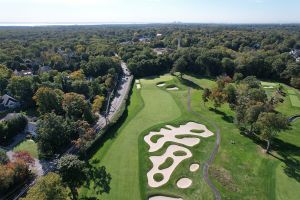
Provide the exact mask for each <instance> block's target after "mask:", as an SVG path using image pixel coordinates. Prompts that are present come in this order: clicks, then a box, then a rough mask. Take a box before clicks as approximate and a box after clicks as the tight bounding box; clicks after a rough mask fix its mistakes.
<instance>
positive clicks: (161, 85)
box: [156, 83, 166, 87]
mask: <svg viewBox="0 0 300 200" xmlns="http://www.w3.org/2000/svg"><path fill="white" fill-rule="evenodd" d="M165 85H166V84H165V83H161V84H158V85H156V86H157V87H164V86H165Z"/></svg>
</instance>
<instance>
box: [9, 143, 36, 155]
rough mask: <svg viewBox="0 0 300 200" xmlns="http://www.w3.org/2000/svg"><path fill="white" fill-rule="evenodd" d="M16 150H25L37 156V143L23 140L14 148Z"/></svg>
mask: <svg viewBox="0 0 300 200" xmlns="http://www.w3.org/2000/svg"><path fill="white" fill-rule="evenodd" d="M13 151H14V152H16V151H27V152H28V153H30V155H31V156H32V157H34V158H38V149H37V144H36V143H35V142H34V141H33V140H25V141H23V142H21V143H20V144H19V145H17V146H16V147H15V148H14V149H13Z"/></svg>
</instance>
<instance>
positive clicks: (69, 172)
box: [57, 154, 87, 199]
mask: <svg viewBox="0 0 300 200" xmlns="http://www.w3.org/2000/svg"><path fill="white" fill-rule="evenodd" d="M57 168H58V171H59V174H60V175H61V177H62V180H63V182H64V183H66V184H67V185H68V187H69V188H70V190H71V193H72V197H73V199H77V196H78V194H77V189H76V188H78V187H80V186H81V185H82V184H83V183H84V182H85V180H86V178H87V175H86V174H87V168H86V165H85V163H84V162H83V161H81V160H79V159H78V157H77V156H75V155H71V154H67V155H65V156H63V157H61V158H60V159H59V161H58V164H57Z"/></svg>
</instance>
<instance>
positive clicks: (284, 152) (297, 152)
mask: <svg viewBox="0 0 300 200" xmlns="http://www.w3.org/2000/svg"><path fill="white" fill-rule="evenodd" d="M272 148H273V150H274V151H276V152H277V154H278V155H280V157H281V158H278V156H275V155H273V154H272V153H271V154H270V155H272V156H273V157H275V158H277V159H279V160H281V161H282V162H284V163H285V166H284V172H285V174H286V175H287V176H289V177H290V178H294V179H295V180H296V181H298V182H300V160H298V159H296V157H299V156H300V147H299V146H296V145H294V144H291V143H287V142H284V141H282V140H281V139H278V138H275V139H274V140H273V146H272Z"/></svg>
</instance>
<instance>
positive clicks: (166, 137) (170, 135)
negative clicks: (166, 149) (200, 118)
mask: <svg viewBox="0 0 300 200" xmlns="http://www.w3.org/2000/svg"><path fill="white" fill-rule="evenodd" d="M166 127H167V128H168V129H170V130H168V129H165V128H162V129H160V132H150V133H149V134H148V135H146V136H145V137H144V140H145V142H146V143H147V144H148V145H149V146H150V148H149V152H155V151H157V150H159V149H161V148H162V147H163V146H164V144H165V143H166V142H174V143H178V144H183V145H186V146H189V147H193V146H195V145H197V144H199V142H200V139H199V138H197V137H204V138H207V137H210V136H212V135H213V133H212V132H211V131H209V130H208V129H207V128H206V126H204V125H202V124H198V123H195V122H189V123H187V124H186V125H181V126H180V127H178V128H176V127H173V126H170V125H167V126H166ZM192 130H199V131H203V132H202V133H195V132H192ZM155 135H161V136H162V137H160V138H159V139H158V140H157V141H155V142H156V143H154V142H152V141H151V138H152V137H155ZM185 135H186V136H188V137H182V136H185ZM176 136H181V137H182V138H180V139H179V138H176ZM190 136H195V137H190Z"/></svg>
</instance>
